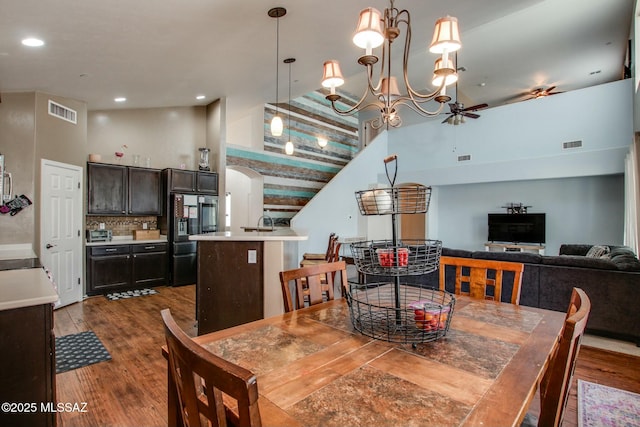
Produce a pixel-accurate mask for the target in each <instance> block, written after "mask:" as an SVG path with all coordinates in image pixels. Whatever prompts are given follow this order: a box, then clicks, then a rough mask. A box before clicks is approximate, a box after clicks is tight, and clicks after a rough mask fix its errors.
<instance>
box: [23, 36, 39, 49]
mask: <svg viewBox="0 0 640 427" xmlns="http://www.w3.org/2000/svg"><path fill="white" fill-rule="evenodd" d="M22 44H23V45H25V46H29V47H38V46H42V45H44V42H43V41H42V40H40V39H36V38H34V37H29V38H26V39H24V40H22Z"/></svg>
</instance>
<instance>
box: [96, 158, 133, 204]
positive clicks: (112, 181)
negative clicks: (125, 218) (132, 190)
mask: <svg viewBox="0 0 640 427" xmlns="http://www.w3.org/2000/svg"><path fill="white" fill-rule="evenodd" d="M87 177H88V179H87V181H88V186H87V190H88V197H87V201H88V209H87V213H89V214H93V215H125V214H126V213H127V168H126V166H118V165H107V164H102V163H87Z"/></svg>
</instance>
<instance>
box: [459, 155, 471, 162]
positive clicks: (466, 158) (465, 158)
mask: <svg viewBox="0 0 640 427" xmlns="http://www.w3.org/2000/svg"><path fill="white" fill-rule="evenodd" d="M469 160H471V154H463V155H462V156H458V161H459V162H468V161H469Z"/></svg>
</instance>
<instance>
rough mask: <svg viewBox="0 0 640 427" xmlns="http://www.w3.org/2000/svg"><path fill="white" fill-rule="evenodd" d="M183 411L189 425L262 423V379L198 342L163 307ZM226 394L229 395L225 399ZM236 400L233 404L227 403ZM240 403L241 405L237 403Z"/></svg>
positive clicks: (170, 361) (173, 373)
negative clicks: (258, 381) (260, 386)
mask: <svg viewBox="0 0 640 427" xmlns="http://www.w3.org/2000/svg"><path fill="white" fill-rule="evenodd" d="M161 315H162V320H163V322H164V330H165V337H166V340H167V350H168V359H169V370H170V372H169V374H170V375H171V376H172V378H173V380H174V381H173V382H174V383H175V385H176V389H177V394H178V400H179V404H180V409H181V410H180V415H181V416H182V421H183V424H184V425H185V426H188V427H200V426H206V425H213V426H226V425H227V423H228V422H230V423H231V424H232V425H237V426H260V425H261V424H262V421H261V418H260V410H259V408H258V383H257V380H256V376H255V375H254V374H253V373H252V372H251V371H249V370H247V369H245V368H243V367H241V366H238V365H236V364H234V363H231V362H229V361H228V360H225V359H222V358H221V357H218V356H216V355H215V354H213V353H211V352H209V351H207V350H206V349H205V348H204V347H202V346H200V345H198V344H197V343H196V342H194V341H193V340H192V339H191V338H190V337H189V336H188V335H187V334H186V333H185V332H184V331H183V330H182V329H181V328H180V327H179V326H178V324H177V323H176V322H175V320H174V319H173V316H172V315H171V311H170V310H169V309H164V310H162V311H161ZM223 395H225V399H224V400H223ZM230 400H231V401H232V402H234V403H232V405H231V407H230V406H227V405H228V404H229V401H230ZM236 405H237V406H236Z"/></svg>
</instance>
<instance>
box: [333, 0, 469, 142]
mask: <svg viewBox="0 0 640 427" xmlns="http://www.w3.org/2000/svg"><path fill="white" fill-rule="evenodd" d="M393 4H394V0H390V7H389V8H387V9H385V10H384V16H383V14H382V13H381V12H380V11H379V10H377V9H375V8H373V7H369V8H366V9H363V10H362V11H361V12H360V20H359V21H358V25H357V27H356V32H355V34H354V36H353V43H354V44H355V45H356V46H358V47H360V48H363V49H365V54H364V55H363V56H361V57H360V58H358V63H359V64H360V65H363V66H364V67H366V69H367V75H368V79H367V80H368V83H367V87H366V88H365V90H364V93H363V94H362V97H361V98H360V100H359V101H358V102H357V103H356V104H355V105H354V106H353V107H351V108H348V109H341V108H340V107H338V105H337V104H336V103H337V101H339V100H340V98H341V96H340V95H338V94H336V91H335V89H336V87H339V86H341V85H342V84H344V78H343V77H342V72H341V70H340V64H339V63H338V61H336V60H329V61H326V62H325V63H324V69H323V76H322V86H324V87H325V88H328V89H330V93H329V95H327V96H326V99H327V100H329V101H330V102H331V108H333V110H334V111H335V112H336V113H338V114H340V115H352V114H355V113H357V112H358V111H360V110H364V109H368V108H375V109H378V110H379V111H380V117H379V118H376V119H375V120H373V122H372V127H373V128H374V129H379V128H381V127H382V126H386V127H387V128H389V126H391V127H398V126H400V125H401V124H402V120H401V118H400V116H399V115H398V107H400V106H405V107H408V108H410V109H412V110H413V111H415V112H416V113H418V114H420V115H422V116H425V117H428V116H437V115H438V114H440V113H441V111H442V109H443V107H444V105H445V104H446V103H447V102H449V101H450V100H451V97H450V96H448V95H447V94H446V87H447V86H448V85H450V84H452V83H454V82H455V81H456V80H457V78H458V77H457V74H456V68H455V64H453V61H452V60H451V59H449V53H451V52H455V51H457V50H458V49H460V47H461V46H462V44H461V42H460V32H459V30H458V20H457V19H456V18H454V17H451V16H446V17H444V18H440V19H438V20H437V21H436V24H435V30H434V33H433V39H432V41H431V44H430V46H429V51H430V52H431V53H435V54H438V55H440V58H439V59H438V60H437V61H436V63H435V66H434V70H433V77H432V79H431V82H432V83H433V84H434V85H435V86H436V89H435V90H434V91H433V92H430V93H421V92H418V91H417V90H415V89H413V87H411V85H410V84H409V78H408V67H409V48H410V45H411V17H410V14H409V11H407V10H406V9H404V10H398V9H397V8H395V7H394V5H393ZM400 25H403V26H404V27H405V30H404V31H405V36H404V55H403V58H402V76H401V77H400V78H401V80H402V82H403V83H404V87H405V91H406V93H405V94H401V93H400V90H399V87H398V79H399V78H398V77H397V76H394V75H392V74H391V46H392V43H393V42H394V41H395V40H396V39H397V38H398V36H399V35H400V33H401V31H400ZM381 45H382V61H381V63H380V73H379V75H378V78H377V79H376V80H375V81H374V70H373V67H374V65H375V64H376V63H377V62H378V61H379V58H378V56H377V55H374V54H373V49H375V48H377V47H379V46H381ZM371 96H372V97H373V98H374V99H373V100H371V99H367V98H371ZM432 100H433V101H436V102H438V103H440V106H439V108H438V109H437V110H435V111H429V110H427V109H426V108H425V107H423V105H422V104H424V103H426V102H428V101H432Z"/></svg>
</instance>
